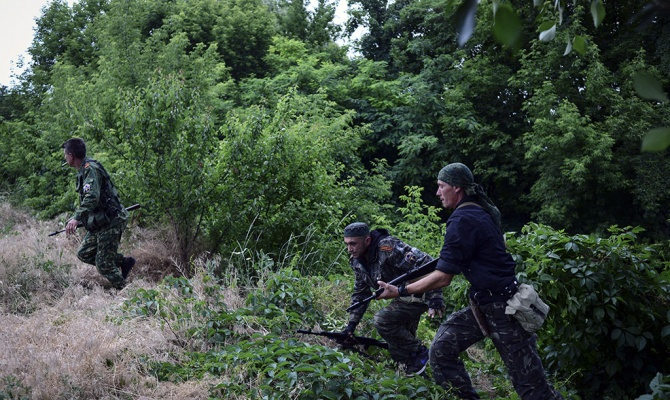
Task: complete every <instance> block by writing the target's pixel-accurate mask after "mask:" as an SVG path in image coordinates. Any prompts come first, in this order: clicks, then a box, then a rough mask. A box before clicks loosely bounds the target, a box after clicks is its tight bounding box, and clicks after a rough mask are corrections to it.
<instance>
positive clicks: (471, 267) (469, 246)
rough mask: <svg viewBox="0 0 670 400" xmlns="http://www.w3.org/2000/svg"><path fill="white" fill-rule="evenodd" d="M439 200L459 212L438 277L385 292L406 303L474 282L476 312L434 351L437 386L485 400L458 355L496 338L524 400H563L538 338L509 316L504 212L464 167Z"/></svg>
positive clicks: (442, 176) (444, 184) (442, 186)
mask: <svg viewBox="0 0 670 400" xmlns="http://www.w3.org/2000/svg"><path fill="white" fill-rule="evenodd" d="M437 179H438V180H437V185H438V189H437V195H438V196H439V197H440V200H441V201H442V205H443V206H444V207H445V208H448V209H453V210H454V212H453V213H452V214H451V216H450V217H449V219H448V220H447V230H446V233H445V235H444V245H443V246H442V250H441V251H440V258H439V260H438V263H437V266H436V270H435V271H434V272H433V273H431V274H430V275H428V276H426V277H424V278H422V279H420V280H418V281H416V282H412V283H408V284H401V285H400V286H398V287H396V286H394V285H389V284H387V283H385V282H388V281H384V282H378V283H379V285H380V286H381V287H383V288H384V292H383V293H382V294H381V295H380V296H379V298H382V299H385V298H394V297H397V296H407V295H409V294H410V293H424V292H426V291H429V290H435V289H436V288H442V287H445V286H448V285H449V284H450V283H451V280H452V278H453V277H454V275H456V274H463V275H464V276H465V278H466V279H467V280H468V281H469V282H470V284H471V286H470V293H469V297H470V304H471V305H470V307H467V308H464V309H462V310H460V311H457V312H455V313H453V314H452V315H451V316H449V318H448V319H447V320H446V321H445V322H443V323H442V325H441V326H440V328H439V329H438V331H437V333H436V334H435V339H434V340H433V343H432V345H431V347H430V366H431V369H432V371H433V375H434V378H435V382H436V383H438V384H439V385H441V386H443V387H444V388H445V389H449V388H453V389H455V390H456V392H457V394H458V396H459V397H460V398H462V399H479V398H480V397H479V395H478V394H477V392H476V391H475V389H474V388H473V386H472V382H471V380H470V376H469V375H468V373H467V371H466V370H465V366H464V365H463V361H461V360H460V358H459V354H460V353H461V352H463V351H465V350H466V349H467V348H468V347H470V346H472V345H473V344H475V343H477V342H479V341H481V340H483V339H484V338H486V337H490V338H491V340H492V341H493V344H494V345H495V347H496V349H497V350H498V353H500V356H501V358H502V360H503V362H504V363H505V366H506V367H507V371H508V373H509V377H510V379H511V380H512V384H513V385H514V389H515V390H516V392H517V393H518V394H519V397H520V398H521V399H523V400H547V399H562V397H561V395H560V394H559V393H558V392H557V391H556V390H554V388H552V387H551V386H550V385H549V384H548V383H547V380H546V377H545V374H544V369H543V368H542V361H541V360H540V357H539V356H538V353H537V348H536V343H535V335H534V334H532V333H529V332H527V331H526V330H524V328H523V327H522V326H521V324H520V323H519V321H517V320H516V319H515V318H514V317H513V316H511V315H508V314H505V308H506V306H507V300H509V299H510V298H511V297H512V296H513V295H514V293H515V292H516V290H517V281H516V277H515V272H514V269H515V267H516V264H515V263H514V260H513V259H512V256H511V255H510V254H509V253H508V252H507V251H506V249H505V241H504V238H503V232H502V228H501V224H500V220H501V218H500V211H498V209H497V208H496V206H495V205H494V204H493V203H492V202H491V200H490V199H489V198H488V197H487V196H486V194H485V193H484V192H483V190H482V188H481V186H480V185H478V184H476V183H475V182H474V177H473V175H472V172H471V171H470V169H469V168H468V167H466V166H465V165H463V164H460V163H454V164H449V165H447V166H446V167H444V168H442V170H440V173H439V174H438V178H437Z"/></svg>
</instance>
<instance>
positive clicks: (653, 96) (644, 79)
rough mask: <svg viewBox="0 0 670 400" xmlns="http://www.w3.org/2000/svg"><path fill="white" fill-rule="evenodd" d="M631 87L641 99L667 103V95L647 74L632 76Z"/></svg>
mask: <svg viewBox="0 0 670 400" xmlns="http://www.w3.org/2000/svg"><path fill="white" fill-rule="evenodd" d="M633 87H634V88H635V91H636V92H637V94H638V95H639V96H640V97H642V98H645V99H648V100H657V101H662V102H667V101H668V95H667V94H666V93H665V92H664V91H663V85H661V82H659V81H658V79H656V78H654V77H653V76H651V75H649V74H647V73H644V72H637V73H635V74H633Z"/></svg>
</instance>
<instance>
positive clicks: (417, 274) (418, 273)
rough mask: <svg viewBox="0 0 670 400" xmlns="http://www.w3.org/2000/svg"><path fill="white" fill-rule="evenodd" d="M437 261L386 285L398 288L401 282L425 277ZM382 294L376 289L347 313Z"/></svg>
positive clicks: (432, 269) (382, 291)
mask: <svg viewBox="0 0 670 400" xmlns="http://www.w3.org/2000/svg"><path fill="white" fill-rule="evenodd" d="M437 260H438V259H437V258H436V259H434V260H432V261H429V262H427V263H425V264H423V265H422V266H420V267H417V268H415V269H413V270H411V271H409V272H405V273H404V274H402V275H400V276H399V277H397V278H395V279H393V280H391V281H389V282H387V283H390V284H391V285H395V286H398V285H399V284H401V283H403V282H406V281H410V280H412V279H416V278H420V277H422V276H424V275H427V274H429V273H431V272H433V271H435V267H436V266H437ZM382 293H384V289H383V288H379V289H377V290H376V291H375V292H374V293H373V294H372V296H370V297H368V298H366V299H364V300H361V301H359V302H358V303H354V304H352V305H350V306H349V308H347V312H348V311H351V310H354V309H356V308H358V307H360V306H362V305H363V304H367V303H369V302H370V301H372V300H374V299H376V298H377V297H378V296H379V295H380V294H382Z"/></svg>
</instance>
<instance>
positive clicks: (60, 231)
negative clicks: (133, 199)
mask: <svg viewBox="0 0 670 400" xmlns="http://www.w3.org/2000/svg"><path fill="white" fill-rule="evenodd" d="M140 207H142V206H141V205H139V204H133V205H132V206H130V207H126V211H133V210H137V209H138V208H140ZM80 226H84V224H82V223H81V222H80V223H78V224H77V227H80ZM63 232H65V229H61V230H59V231H56V232H51V233H50V234H49V236H55V235H58V234H59V233H63Z"/></svg>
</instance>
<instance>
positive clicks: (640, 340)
mask: <svg viewBox="0 0 670 400" xmlns="http://www.w3.org/2000/svg"><path fill="white" fill-rule="evenodd" d="M646 345H647V339H645V338H644V336H638V337H637V338H635V347H637V351H642V349H644V347H645V346H646Z"/></svg>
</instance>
